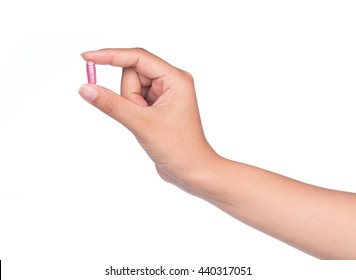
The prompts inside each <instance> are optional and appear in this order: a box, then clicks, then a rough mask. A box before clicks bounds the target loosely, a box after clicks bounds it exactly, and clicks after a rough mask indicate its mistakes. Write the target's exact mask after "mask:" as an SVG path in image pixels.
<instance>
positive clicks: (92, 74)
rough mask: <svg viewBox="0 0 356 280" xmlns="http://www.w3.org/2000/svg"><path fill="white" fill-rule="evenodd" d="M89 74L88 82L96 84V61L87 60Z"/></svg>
mask: <svg viewBox="0 0 356 280" xmlns="http://www.w3.org/2000/svg"><path fill="white" fill-rule="evenodd" d="M87 76H88V84H96V70H95V62H94V61H88V62H87Z"/></svg>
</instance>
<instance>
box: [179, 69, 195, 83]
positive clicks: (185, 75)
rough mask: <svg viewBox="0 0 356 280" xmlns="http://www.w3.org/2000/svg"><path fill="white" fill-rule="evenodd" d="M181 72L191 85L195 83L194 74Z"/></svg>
mask: <svg viewBox="0 0 356 280" xmlns="http://www.w3.org/2000/svg"><path fill="white" fill-rule="evenodd" d="M181 71H182V76H183V78H184V79H185V80H187V81H189V82H191V83H194V77H193V75H192V74H190V73H189V72H187V71H184V70H181Z"/></svg>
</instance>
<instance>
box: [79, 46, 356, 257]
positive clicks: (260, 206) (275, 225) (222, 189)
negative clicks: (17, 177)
mask: <svg viewBox="0 0 356 280" xmlns="http://www.w3.org/2000/svg"><path fill="white" fill-rule="evenodd" d="M82 56H83V58H84V59H85V60H92V61H94V62H95V63H97V64H107V65H112V66H117V67H122V68H123V74H122V82H121V95H119V94H117V93H115V92H113V91H111V90H109V89H106V88H104V87H101V86H98V85H83V86H82V87H81V88H80V90H79V93H80V94H81V96H82V97H83V98H84V99H85V100H86V101H88V102H89V103H90V104H92V105H93V106H95V107H97V108H98V109H100V110H101V111H103V112H104V113H106V114H107V115H109V116H111V117H112V118H114V119H115V120H117V121H118V122H120V123H121V124H123V125H124V126H125V127H127V128H128V129H129V130H130V131H131V132H132V133H133V134H134V135H135V136H136V138H137V140H138V142H139V143H140V144H141V146H142V147H143V148H144V150H145V151H146V152H147V154H148V155H149V156H150V158H151V159H152V160H153V162H154V163H155V165H156V169H157V172H158V174H159V175H160V176H161V177H162V178H163V179H164V180H165V181H167V182H169V183H172V184H174V185H176V186H178V187H180V188H181V189H183V190H184V191H186V192H188V193H190V194H192V195H195V196H198V197H201V198H203V199H205V200H207V201H209V202H210V203H212V204H214V205H216V206H217V207H219V208H221V209H222V210H223V211H225V212H227V213H228V214H230V215H231V216H233V217H235V218H236V219H238V220H240V221H242V222H244V223H246V224H247V225H250V226H252V227H254V228H256V229H258V230H260V231H262V232H265V233H267V234H269V235H271V236H273V237H275V238H277V239H279V240H281V241H283V242H286V243H288V244H290V245H292V246H294V247H295V248H297V249H299V250H302V251H304V252H307V253H308V254H310V255H313V256H315V257H317V258H320V259H356V194H354V193H348V192H341V191H335V190H330V189H326V188H320V187H317V186H312V185H309V184H306V183H302V182H300V181H297V180H294V179H291V178H287V177H284V176H282V175H279V174H276V173H273V172H269V171H266V170H263V169H260V168H257V167H253V166H250V165H247V164H243V163H239V162H235V161H231V160H228V159H225V158H223V157H221V156H219V155H218V154H217V153H216V152H215V151H214V150H213V148H212V147H211V146H210V145H209V143H208V141H207V140H206V138H205V136H204V132H203V128H202V125H201V121H200V116H199V110H198V105H197V101H196V95H195V88H194V81H193V78H192V76H191V75H190V74H189V73H187V72H185V71H182V70H180V69H178V68H176V67H174V66H172V65H170V64H168V63H167V62H165V61H163V60H162V59H160V58H159V57H157V56H155V55H153V54H151V53H149V52H147V51H145V50H143V49H104V50H99V51H90V52H85V53H83V54H82Z"/></svg>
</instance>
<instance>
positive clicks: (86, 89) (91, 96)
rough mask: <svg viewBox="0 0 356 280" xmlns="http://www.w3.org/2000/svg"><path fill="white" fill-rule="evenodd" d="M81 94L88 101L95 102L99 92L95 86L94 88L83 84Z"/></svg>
mask: <svg viewBox="0 0 356 280" xmlns="http://www.w3.org/2000/svg"><path fill="white" fill-rule="evenodd" d="M79 94H80V96H81V97H83V99H85V100H86V101H88V102H93V101H94V100H95V99H96V97H97V96H98V94H99V92H98V91H97V90H96V89H95V88H92V87H91V86H88V85H82V86H81V87H80V88H79Z"/></svg>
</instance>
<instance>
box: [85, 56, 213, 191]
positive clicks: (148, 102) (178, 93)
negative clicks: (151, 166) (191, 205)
mask: <svg viewBox="0 0 356 280" xmlns="http://www.w3.org/2000/svg"><path fill="white" fill-rule="evenodd" d="M82 56H83V58H84V59H85V60H87V61H88V60H92V61H94V62H95V63H96V64H108V65H112V66H118V67H123V71H122V80H121V95H118V94H116V93H115V92H113V91H111V90H109V89H106V88H104V87H101V86H98V85H89V84H87V85H83V86H82V87H81V88H80V90H79V92H80V94H81V96H82V97H83V98H84V99H85V100H86V101H88V102H89V103H90V104H92V105H94V106H95V107H97V108H98V109H100V110H101V111H103V112H104V113H106V114H108V115H109V116H111V117H113V118H114V119H115V120H117V121H119V122H120V123H121V124H123V125H124V126H125V127H127V128H128V129H129V130H130V131H132V132H133V134H134V135H135V136H136V138H137V140H138V142H139V143H140V144H141V146H142V147H143V148H144V149H145V151H146V152H147V154H148V155H149V156H150V158H151V159H152V160H153V162H154V163H155V165H156V169H157V172H158V174H159V175H160V176H161V177H162V178H163V179H164V180H166V181H168V182H170V183H173V184H175V185H178V186H179V187H181V188H183V189H185V190H186V191H188V192H190V193H193V194H199V193H201V192H204V190H196V189H192V187H191V185H192V184H190V183H191V181H192V180H193V181H194V177H198V176H202V174H201V173H202V172H203V170H205V167H207V166H209V165H210V164H212V163H213V162H214V159H216V158H217V154H216V153H215V152H214V151H213V149H212V148H211V147H210V145H209V144H208V142H207V141H206V139H205V136H204V133H203V129H202V125H201V121H200V116H199V111H198V106H197V100H196V95H195V88H194V82H193V78H192V76H191V75H190V74H189V73H187V72H185V71H182V70H180V69H178V68H175V67H173V66H171V65H170V64H168V63H167V62H165V61H163V60H162V59H160V58H158V57H157V56H155V55H153V54H151V53H149V52H147V51H145V50H143V49H104V50H99V51H90V52H85V53H83V54H82Z"/></svg>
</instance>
